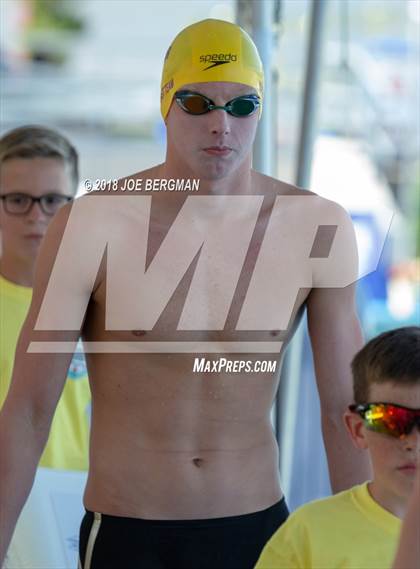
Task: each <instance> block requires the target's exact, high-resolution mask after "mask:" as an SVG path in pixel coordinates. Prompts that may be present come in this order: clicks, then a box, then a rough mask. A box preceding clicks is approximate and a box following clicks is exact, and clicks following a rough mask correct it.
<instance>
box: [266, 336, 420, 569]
mask: <svg viewBox="0 0 420 569" xmlns="http://www.w3.org/2000/svg"><path fill="white" fill-rule="evenodd" d="M352 371H353V385H354V400H355V403H354V404H352V405H350V406H349V408H348V410H347V411H346V413H345V414H344V421H345V424H346V426H347V429H348V432H349V434H350V436H351V439H352V441H353V444H354V445H355V446H356V447H357V448H360V449H365V450H367V451H368V453H369V456H370V459H371V462H372V467H373V479H372V480H371V481H369V482H366V483H364V484H362V485H359V486H355V487H353V488H351V489H350V490H346V491H344V492H341V493H339V494H336V495H335V496H332V497H330V498H326V499H323V500H318V501H315V502H312V503H310V504H306V505H304V506H302V507H301V508H299V509H298V510H296V512H294V513H293V514H292V515H291V516H290V517H289V519H288V521H287V522H286V523H285V524H284V525H283V526H282V527H281V528H280V530H278V532H276V533H275V534H274V536H273V537H272V538H271V539H270V541H269V542H268V543H267V545H266V547H265V548H264V550H263V552H262V554H261V557H260V559H259V561H258V563H257V565H256V569H280V568H282V569H286V568H287V569H298V568H300V569H321V568H322V569H336V568H337V567H346V568H348V569H358V568H361V567H363V569H377V568H379V567H381V568H383V569H386V568H388V567H391V564H392V560H393V558H394V555H395V551H396V547H397V542H398V536H399V532H400V528H401V519H402V518H403V517H404V514H405V511H406V509H407V505H408V501H409V497H410V495H411V493H412V490H413V486H414V481H415V478H416V472H417V471H418V468H419V462H420V328H419V327H407V328H399V329H396V330H391V331H389V332H385V333H383V334H381V335H380V336H378V337H376V338H374V339H373V340H371V341H370V342H368V343H367V344H366V346H365V347H364V348H363V349H362V350H360V352H359V353H358V354H357V355H356V356H355V358H354V360H353V362H352Z"/></svg>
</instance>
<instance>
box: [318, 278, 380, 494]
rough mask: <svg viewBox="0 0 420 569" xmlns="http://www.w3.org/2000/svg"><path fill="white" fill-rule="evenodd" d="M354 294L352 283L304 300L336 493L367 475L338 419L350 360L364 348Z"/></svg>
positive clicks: (348, 390)
mask: <svg viewBox="0 0 420 569" xmlns="http://www.w3.org/2000/svg"><path fill="white" fill-rule="evenodd" d="M354 291H355V285H354V284H351V285H349V286H347V287H344V288H314V289H312V291H311V293H310V295H309V297H308V301H307V309H308V328H309V335H310V338H311V344H312V352H313V358H314V366H315V374H316V380H317V385H318V392H319V396H320V403H321V421H322V432H323V438H324V444H325V449H326V452H327V459H328V467H329V473H330V481H331V487H332V489H333V492H334V493H336V492H339V491H341V490H344V489H346V488H350V487H351V486H354V485H355V484H358V483H360V482H363V481H365V480H368V479H369V478H370V476H371V472H370V466H369V462H368V458H367V456H366V454H364V453H363V452H362V451H360V450H357V449H355V448H354V447H353V445H352V444H351V441H350V439H349V437H348V435H347V432H346V430H345V426H344V422H343V419H342V416H343V413H344V411H345V410H346V408H347V406H348V405H349V404H350V403H352V401H353V394H352V379H351V370H350V362H351V360H352V359H353V356H354V355H355V353H356V352H357V351H358V350H359V349H360V348H361V347H362V345H363V337H362V332H361V329H360V324H359V319H358V317H357V314H356V308H355V299H354V296H355V295H354Z"/></svg>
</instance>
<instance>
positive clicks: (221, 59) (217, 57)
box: [200, 53, 238, 71]
mask: <svg viewBox="0 0 420 569" xmlns="http://www.w3.org/2000/svg"><path fill="white" fill-rule="evenodd" d="M237 60H238V56H237V55H236V54H235V53H208V54H207V55H200V62H201V63H211V65H209V66H208V67H206V68H205V69H203V71H207V69H211V68H212V67H216V66H217V65H225V64H226V63H231V62H232V61H237Z"/></svg>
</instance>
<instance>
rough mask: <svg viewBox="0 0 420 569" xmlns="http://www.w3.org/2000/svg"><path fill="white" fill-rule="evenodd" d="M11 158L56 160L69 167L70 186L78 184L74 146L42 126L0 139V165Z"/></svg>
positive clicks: (12, 132)
mask: <svg viewBox="0 0 420 569" xmlns="http://www.w3.org/2000/svg"><path fill="white" fill-rule="evenodd" d="M12 158H57V159H58V160H62V161H63V163H64V164H65V165H67V166H68V167H69V170H70V178H71V186H72V188H73V191H74V192H75V193H76V191H77V185H78V183H79V165H78V162H79V159H78V155H77V152H76V149H75V148H74V146H73V145H72V144H71V143H70V141H69V140H68V139H67V138H66V137H65V136H63V135H62V134H60V133H59V132H57V131H55V130H52V129H50V128H46V127H43V126H36V125H34V126H32V125H31V126H22V127H19V128H15V129H13V130H10V131H9V132H7V133H6V134H4V135H3V136H2V137H1V138H0V165H1V164H2V163H3V162H6V160H11V159H12Z"/></svg>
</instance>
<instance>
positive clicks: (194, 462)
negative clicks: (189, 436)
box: [192, 458, 204, 468]
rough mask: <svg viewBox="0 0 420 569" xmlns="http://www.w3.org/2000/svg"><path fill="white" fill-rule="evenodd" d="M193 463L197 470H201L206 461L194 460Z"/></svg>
mask: <svg viewBox="0 0 420 569" xmlns="http://www.w3.org/2000/svg"><path fill="white" fill-rule="evenodd" d="M192 462H193V464H194V466H196V467H197V468H200V466H202V464H203V462H204V460H203V459H202V458H193V459H192Z"/></svg>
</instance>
